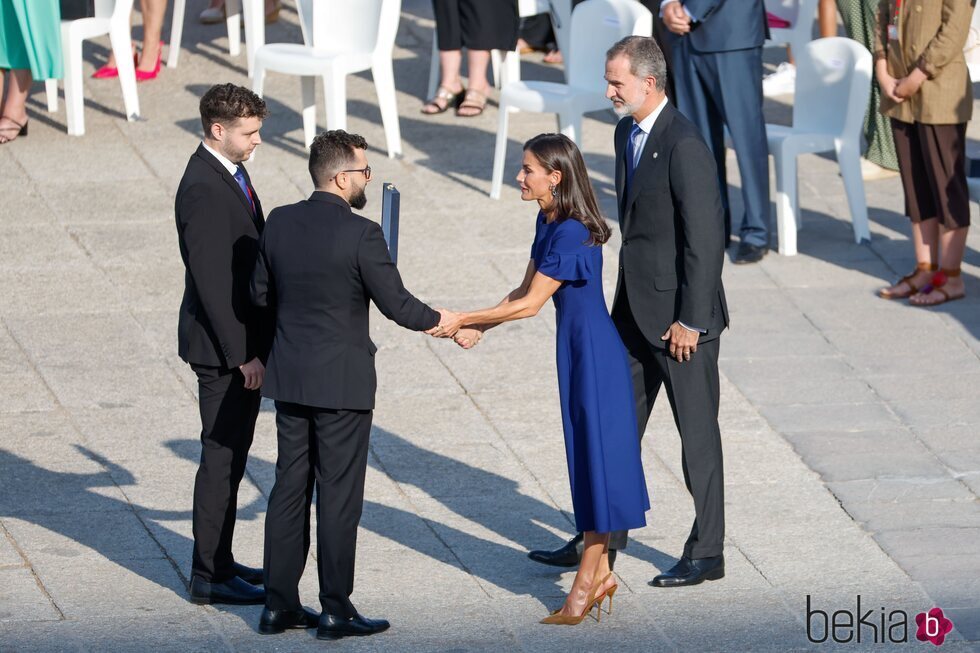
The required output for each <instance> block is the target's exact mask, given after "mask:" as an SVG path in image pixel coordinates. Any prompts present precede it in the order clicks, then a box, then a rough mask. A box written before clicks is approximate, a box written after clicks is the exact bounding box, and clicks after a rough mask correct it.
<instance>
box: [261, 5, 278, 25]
mask: <svg viewBox="0 0 980 653" xmlns="http://www.w3.org/2000/svg"><path fill="white" fill-rule="evenodd" d="M280 9H282V3H281V2H279V0H265V24H266V25H271V24H272V23H274V22H276V21H277V20H279V10H280Z"/></svg>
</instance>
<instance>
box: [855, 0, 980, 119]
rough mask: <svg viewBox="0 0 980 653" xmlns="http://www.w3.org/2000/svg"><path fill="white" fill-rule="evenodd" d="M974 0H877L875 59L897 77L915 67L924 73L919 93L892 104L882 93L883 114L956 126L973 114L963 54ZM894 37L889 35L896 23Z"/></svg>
mask: <svg viewBox="0 0 980 653" xmlns="http://www.w3.org/2000/svg"><path fill="white" fill-rule="evenodd" d="M974 4H976V0H879V2H878V28H877V29H876V30H875V42H874V54H875V61H878V60H879V59H887V60H888V72H889V73H890V74H891V75H892V76H894V77H895V78H896V79H901V78H902V77H905V76H906V75H908V74H909V73H910V72H911V71H912V70H913V69H914V68H919V69H920V70H921V71H922V72H924V73H925V74H926V77H927V78H928V79H926V81H925V82H923V84H922V87H921V88H920V89H919V92H918V93H916V94H915V95H914V96H912V97H910V98H908V99H906V100H905V101H904V102H902V103H900V104H896V103H895V102H893V101H892V100H890V99H888V96H887V95H885V94H882V96H881V112H882V113H883V114H885V115H886V116H889V117H891V118H895V119H897V120H901V121H902V122H908V123H911V122H921V123H926V124H930V125H947V124H958V123H963V122H967V121H969V120H970V118H971V116H972V114H973V87H972V85H971V83H970V73H969V71H968V70H967V67H966V60H965V59H964V57H963V47H964V46H965V45H966V37H967V34H968V33H969V30H970V19H971V17H972V16H973V5H974ZM896 11H898V12H899V16H898V24H897V26H896V30H897V36H898V40H892V39H889V38H888V36H889V35H888V26H889V24H891V23H894V22H895V14H896Z"/></svg>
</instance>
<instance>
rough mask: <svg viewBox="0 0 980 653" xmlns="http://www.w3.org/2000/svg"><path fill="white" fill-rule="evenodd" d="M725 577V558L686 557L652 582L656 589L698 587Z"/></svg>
mask: <svg viewBox="0 0 980 653" xmlns="http://www.w3.org/2000/svg"><path fill="white" fill-rule="evenodd" d="M724 577H725V556H715V557H713V558H697V559H692V558H688V557H687V556H684V557H683V558H681V559H680V560H678V561H677V564H676V565H674V566H673V567H671V569H670V571H667V572H664V573H662V574H660V575H659V576H657V577H656V578H654V579H653V580H651V581H650V583H649V584H650V585H652V586H654V587H683V586H685V585H697V584H699V583H703V582H704V581H706V580H719V579H722V578H724Z"/></svg>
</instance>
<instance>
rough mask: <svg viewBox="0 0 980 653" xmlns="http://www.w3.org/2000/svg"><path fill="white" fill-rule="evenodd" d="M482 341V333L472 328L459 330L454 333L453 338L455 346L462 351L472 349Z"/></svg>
mask: <svg viewBox="0 0 980 653" xmlns="http://www.w3.org/2000/svg"><path fill="white" fill-rule="evenodd" d="M482 339H483V331H481V330H480V329H472V328H470V329H460V330H459V331H457V332H456V335H455V336H453V340H455V341H456V344H457V345H459V346H460V347H462V348H463V349H473V348H474V347H476V345H477V343H479V342H480V340H482Z"/></svg>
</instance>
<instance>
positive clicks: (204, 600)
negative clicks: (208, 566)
mask: <svg viewBox="0 0 980 653" xmlns="http://www.w3.org/2000/svg"><path fill="white" fill-rule="evenodd" d="M191 603H197V604H198V605H209V604H211V603H229V604H231V605H260V604H262V603H265V590H264V589H262V588H261V587H256V586H255V585H250V584H248V583H246V582H245V581H243V580H242V579H241V578H239V577H238V576H233V577H232V578H231V579H230V580H227V581H225V582H223V583H209V582H207V581H206V580H204V579H203V578H201V577H200V576H194V577H193V578H191Z"/></svg>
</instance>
